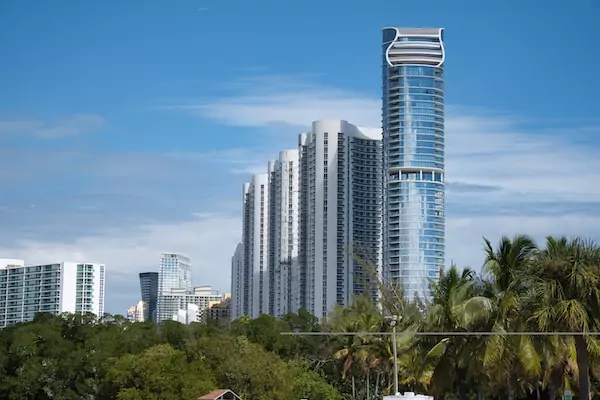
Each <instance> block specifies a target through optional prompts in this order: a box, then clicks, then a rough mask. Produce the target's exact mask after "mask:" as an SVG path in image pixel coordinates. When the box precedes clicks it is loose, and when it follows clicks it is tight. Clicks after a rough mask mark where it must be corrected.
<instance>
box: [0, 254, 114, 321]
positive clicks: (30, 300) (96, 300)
mask: <svg viewBox="0 0 600 400" xmlns="http://www.w3.org/2000/svg"><path fill="white" fill-rule="evenodd" d="M104 285H105V267H104V265H102V264H92V263H76V262H62V263H54V264H44V265H31V266H26V265H25V263H24V262H23V261H22V260H0V328H4V327H6V326H9V325H14V324H17V323H20V322H27V321H31V320H33V317H34V316H35V314H36V313H38V312H45V313H52V314H56V315H57V314H60V313H63V312H69V313H93V314H96V315H97V316H102V315H103V314H104Z"/></svg>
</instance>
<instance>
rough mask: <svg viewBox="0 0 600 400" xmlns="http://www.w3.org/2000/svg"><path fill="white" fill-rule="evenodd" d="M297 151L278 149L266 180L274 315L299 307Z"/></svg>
mask: <svg viewBox="0 0 600 400" xmlns="http://www.w3.org/2000/svg"><path fill="white" fill-rule="evenodd" d="M299 160H300V158H299V153H298V150H284V151H281V152H279V159H278V160H277V161H276V162H275V163H274V164H273V168H272V172H271V180H270V183H269V188H270V192H271V193H270V200H269V207H270V213H269V225H270V227H269V275H270V289H271V290H270V293H271V296H270V299H269V314H271V315H275V316H277V317H282V316H283V315H285V314H287V313H290V312H297V311H298V309H299V308H300V292H299V288H300V286H299V285H298V284H297V283H298V281H299V279H300V275H299V268H298V222H299V215H298V212H299V209H298V206H299V202H298V194H299V193H298V190H299V186H298V185H299V183H298V173H299V168H298V164H299Z"/></svg>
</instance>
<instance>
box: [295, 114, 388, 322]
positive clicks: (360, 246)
mask: <svg viewBox="0 0 600 400" xmlns="http://www.w3.org/2000/svg"><path fill="white" fill-rule="evenodd" d="M381 157H382V148H381V135H380V132H377V133H376V134H375V135H374V134H373V133H372V132H367V131H363V130H361V129H359V128H358V127H356V126H354V125H352V124H350V123H348V122H346V121H340V120H331V121H316V122H313V124H312V132H310V133H303V134H301V135H300V228H299V229H300V232H299V234H300V238H299V242H300V249H299V252H300V253H299V263H300V280H299V284H300V305H301V306H302V307H305V308H306V309H307V310H308V311H309V312H311V313H312V314H313V315H315V316H316V317H319V318H322V317H324V316H326V315H327V313H328V312H329V311H331V310H332V309H333V308H334V306H335V305H336V304H340V305H347V304H349V303H350V302H351V299H352V296H353V295H354V294H370V295H371V296H372V297H373V298H376V296H377V287H376V285H375V284H374V279H373V278H374V275H375V274H377V270H378V268H379V264H380V253H381V219H382V200H381V193H382V175H381V169H382V160H381ZM364 264H368V267H369V269H370V270H365V268H364V267H363V265H364Z"/></svg>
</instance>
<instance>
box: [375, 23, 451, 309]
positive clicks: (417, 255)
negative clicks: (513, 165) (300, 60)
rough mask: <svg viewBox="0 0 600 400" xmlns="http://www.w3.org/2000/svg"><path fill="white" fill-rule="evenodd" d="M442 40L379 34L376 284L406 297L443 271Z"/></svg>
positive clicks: (438, 35)
mask: <svg viewBox="0 0 600 400" xmlns="http://www.w3.org/2000/svg"><path fill="white" fill-rule="evenodd" d="M443 32H444V30H443V29H442V28H385V29H383V48H382V53H383V60H382V61H383V62H382V64H383V65H382V66H383V94H382V99H383V113H382V115H383V121H382V122H383V152H384V156H383V168H384V174H383V175H384V176H383V185H384V193H383V196H384V220H383V225H384V229H383V232H384V235H383V244H384V254H383V276H384V279H386V280H388V281H391V282H399V283H401V284H402V285H403V286H404V289H405V295H406V296H408V297H413V296H419V297H422V298H423V297H425V298H427V297H429V296H430V291H429V281H430V280H431V279H432V280H437V279H438V278H439V273H440V269H441V268H442V267H443V265H444V257H445V215H444V60H445V51H444V41H443V39H444V38H443Z"/></svg>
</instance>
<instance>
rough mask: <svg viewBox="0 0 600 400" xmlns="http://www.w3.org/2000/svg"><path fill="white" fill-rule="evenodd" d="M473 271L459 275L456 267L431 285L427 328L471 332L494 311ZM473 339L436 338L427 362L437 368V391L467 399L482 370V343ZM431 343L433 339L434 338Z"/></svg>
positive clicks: (434, 381)
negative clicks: (481, 293)
mask: <svg viewBox="0 0 600 400" xmlns="http://www.w3.org/2000/svg"><path fill="white" fill-rule="evenodd" d="M476 278H477V276H476V275H475V273H474V272H473V271H471V270H469V269H464V270H463V271H462V272H459V271H458V269H457V268H456V266H454V265H453V266H451V267H450V269H449V270H448V271H447V272H446V271H441V272H440V278H439V281H438V282H435V283H432V284H431V290H432V301H431V305H430V307H429V310H428V312H427V317H426V326H427V328H428V330H431V331H443V332H454V331H470V330H473V328H474V327H475V329H477V328H476V327H477V324H478V323H479V322H480V321H481V320H482V319H483V320H485V319H486V318H489V317H488V315H489V314H490V313H491V312H492V310H493V304H492V302H491V301H490V299H489V298H487V297H485V296H481V295H480V290H481V286H480V285H479V281H478V280H477V279H476ZM473 339H474V338H473V337H470V338H468V337H464V336H463V337H459V336H453V337H444V338H442V339H441V340H439V338H434V339H433V340H434V342H433V343H431V347H430V350H429V352H428V353H427V355H426V360H428V361H429V362H430V363H433V364H434V365H435V369H434V372H433V376H432V379H431V383H432V386H433V388H434V391H436V392H437V393H443V392H446V391H450V390H452V391H454V392H456V393H458V394H459V396H460V398H465V396H466V391H467V389H468V388H469V383H471V381H473V380H474V379H473V378H474V377H475V376H476V375H477V376H478V378H480V372H481V369H480V368H479V366H478V364H477V363H478V357H477V353H478V348H477V347H478V344H479V343H478V341H477V340H473ZM430 340H431V339H430Z"/></svg>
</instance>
